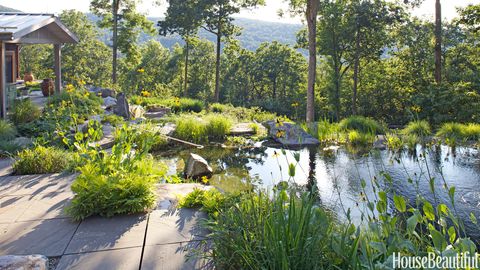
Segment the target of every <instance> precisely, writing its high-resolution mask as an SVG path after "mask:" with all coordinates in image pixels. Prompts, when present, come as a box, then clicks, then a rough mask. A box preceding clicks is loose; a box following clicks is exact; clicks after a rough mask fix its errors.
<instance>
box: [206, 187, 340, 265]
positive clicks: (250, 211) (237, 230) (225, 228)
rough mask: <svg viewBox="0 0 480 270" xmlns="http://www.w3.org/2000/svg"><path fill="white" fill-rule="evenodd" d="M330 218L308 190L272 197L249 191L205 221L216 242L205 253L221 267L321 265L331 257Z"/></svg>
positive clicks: (326, 262) (211, 237) (213, 241)
mask: <svg viewBox="0 0 480 270" xmlns="http://www.w3.org/2000/svg"><path fill="white" fill-rule="evenodd" d="M332 221H333V220H332V219H331V218H330V217H329V215H327V213H326V212H325V211H324V210H323V209H322V208H319V207H316V206H315V202H314V200H313V198H312V197H309V196H308V195H307V194H305V195H304V196H302V197H300V198H297V197H296V196H295V195H294V194H293V193H292V194H291V196H290V198H288V196H286V194H284V193H281V194H275V195H274V196H273V200H270V198H269V196H268V195H266V194H262V193H259V194H246V195H243V196H242V197H241V198H240V199H239V201H238V203H236V204H233V205H229V204H226V206H225V207H223V208H222V209H221V210H220V211H219V213H218V215H217V216H216V220H215V221H212V222H209V223H207V228H208V229H209V230H210V231H212V234H211V235H210V239H211V242H212V244H213V247H214V252H213V253H207V256H208V257H209V258H210V259H212V261H213V263H214V265H215V267H216V268H219V269H322V268H323V267H328V266H329V265H331V264H330V263H329V262H331V261H333V258H330V257H329V256H328V254H329V253H330V251H329V246H328V245H329V240H328V237H327V236H328V235H329V234H331V233H332V228H333V224H332ZM265 247H268V248H265Z"/></svg>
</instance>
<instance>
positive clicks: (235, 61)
mask: <svg viewBox="0 0 480 270" xmlns="http://www.w3.org/2000/svg"><path fill="white" fill-rule="evenodd" d="M181 8H185V7H181ZM130 12H135V11H134V10H131V11H130ZM169 12H171V13H172V14H170V13H169V14H167V17H166V20H165V21H161V23H164V22H167V23H170V25H168V26H165V27H166V28H168V29H163V30H168V31H169V32H170V33H182V32H183V31H186V30H185V29H184V27H186V26H188V27H191V25H188V24H189V23H190V22H183V21H182V19H184V18H179V17H178V16H180V15H178V14H174V12H175V10H171V9H169ZM410 12H411V6H410V5H405V4H403V3H401V4H400V3H392V2H387V1H375V2H374V3H364V4H362V5H357V4H355V2H350V1H334V2H331V1H324V2H321V7H319V13H318V17H317V30H316V40H317V46H316V47H317V48H316V58H317V59H318V65H317V67H316V72H315V74H316V75H315V77H316V80H315V90H316V91H315V119H328V120H333V121H338V120H341V119H343V118H345V117H348V116H350V115H352V114H359V115H364V116H369V117H373V118H375V119H378V120H381V121H384V122H385V123H387V124H390V125H403V124H406V123H407V122H408V121H410V120H412V119H415V118H420V119H427V120H428V121H429V122H431V123H432V124H439V123H443V122H447V121H459V122H471V121H474V122H475V121H478V117H479V113H480V112H479V110H480V106H479V102H480V97H479V88H480V78H479V76H478V68H479V61H480V59H479V58H480V48H479V46H478V35H479V33H478V17H475V16H478V6H471V7H468V8H465V9H461V10H459V17H458V18H455V19H454V20H452V21H451V22H443V24H442V29H441V30H442V41H443V42H442V47H441V48H442V49H441V82H436V81H435V46H434V40H435V25H434V23H432V22H429V21H423V20H421V19H419V18H415V17H412V16H411V15H410ZM98 14H99V15H101V13H98ZM380 15H381V16H380ZM138 16H140V15H138ZM60 17H61V19H62V21H63V22H64V23H65V24H66V25H67V26H68V27H70V28H72V29H73V31H75V32H76V33H77V35H79V36H80V38H81V44H80V46H76V49H75V50H73V49H71V48H69V46H70V45H66V48H65V52H64V55H65V64H64V69H65V76H66V77H65V79H66V81H71V82H73V83H74V84H75V85H78V84H79V83H84V84H87V85H95V86H110V85H111V84H112V81H111V80H110V78H111V62H112V59H111V57H110V56H111V50H112V49H111V46H108V45H106V44H105V43H104V42H102V41H100V40H105V38H102V31H101V30H100V29H99V27H98V26H97V25H96V24H94V23H92V22H89V21H88V20H86V15H85V14H81V13H79V12H76V11H64V12H63V13H62V14H61V15H60ZM230 20H231V18H229V19H228V20H227V21H226V22H225V23H226V24H227V25H228V26H231V29H229V31H230V30H231V31H232V32H231V33H223V34H222V35H221V44H222V50H221V54H220V59H221V61H220V68H219V79H218V81H219V86H218V87H219V91H218V92H219V93H218V97H216V96H215V82H216V79H215V78H216V76H215V75H216V74H215V72H212V71H213V70H215V66H216V48H215V47H216V45H215V44H214V43H213V42H211V41H209V40H207V39H205V38H199V37H198V36H197V33H198V32H197V31H198V30H199V29H200V28H201V27H200V26H196V28H195V27H193V28H192V30H191V34H188V37H185V39H186V40H187V39H188V41H189V42H188V43H189V44H188V48H187V47H186V45H185V44H183V45H180V44H176V45H174V46H173V47H172V48H171V49H170V50H169V49H167V48H166V47H165V46H163V45H162V44H161V43H159V42H157V41H155V39H154V38H156V37H158V36H159V28H158V27H156V26H155V24H154V23H152V22H151V21H149V20H147V19H146V18H143V21H141V22H136V23H137V25H134V27H132V28H130V29H127V28H125V29H124V28H122V30H120V31H121V32H120V33H119V35H120V36H119V37H120V38H121V40H119V45H118V48H119V53H120V54H119V55H120V57H119V62H118V81H117V82H116V83H117V84H118V86H117V87H119V88H121V89H122V90H123V91H125V92H128V93H130V94H141V92H142V91H148V92H150V93H151V94H152V95H154V96H162V97H168V96H178V97H191V98H199V99H202V100H205V101H207V102H213V101H220V102H223V103H231V104H233V105H239V106H246V105H248V106H259V107H261V108H264V109H266V110H268V111H273V112H276V113H278V114H280V115H286V116H288V117H295V116H297V117H298V118H299V119H304V117H305V110H306V105H305V104H306V102H305V101H306V88H307V68H308V61H307V59H306V57H305V56H304V55H302V53H300V52H299V51H298V48H305V49H306V48H307V46H308V45H307V43H308V41H307V31H306V29H305V30H301V31H299V32H298V33H296V40H297V42H296V44H295V45H287V44H283V43H281V42H277V41H275V40H274V41H271V42H264V43H262V44H261V45H259V46H258V48H256V49H252V46H249V45H243V46H242V45H241V43H240V42H239V41H238V38H237V36H238V35H240V36H241V35H242V29H240V28H239V27H236V26H234V25H233V24H231V22H230ZM82 22H87V23H82ZM121 23H122V22H121ZM123 23H125V24H127V23H129V22H128V21H126V22H123ZM132 23H133V22H132ZM183 23H185V24H187V25H182V24H183ZM160 28H161V27H160ZM182 29H183V30H182ZM163 30H162V29H160V32H162V31H163ZM122 31H123V32H122ZM145 33H148V34H150V35H151V37H152V40H148V41H146V42H144V43H141V44H140V43H139V42H138V39H139V38H140V37H141V36H143V35H145ZM160 34H161V33H160ZM163 34H167V33H163ZM211 35H212V36H213V37H214V35H213V34H211ZM203 36H204V35H203ZM246 42H247V43H248V41H246ZM78 47H80V48H81V49H78ZM245 47H248V49H247V48H245ZM23 51H24V53H23V54H22V57H23V58H24V60H25V61H22V63H23V65H22V69H24V70H27V69H31V70H35V71H36V73H37V74H38V76H39V77H45V76H44V73H48V72H49V70H50V67H51V66H52V61H53V56H52V55H51V52H50V50H48V49H47V48H43V47H41V46H38V45H36V46H25V48H24V49H23ZM187 54H188V61H186V59H187V56H186V55H187ZM84 63H85V64H84ZM93 63H95V64H93ZM186 66H187V68H185V67H186ZM139 70H141V71H142V72H138V71H139ZM185 70H188V72H185ZM185 75H186V77H185ZM185 78H186V79H185ZM296 103H298V104H299V107H295V108H294V107H292V104H296ZM354 108H355V109H354ZM297 112H298V113H297Z"/></svg>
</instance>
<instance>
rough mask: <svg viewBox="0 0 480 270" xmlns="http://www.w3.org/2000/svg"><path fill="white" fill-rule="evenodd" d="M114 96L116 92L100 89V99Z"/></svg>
mask: <svg viewBox="0 0 480 270" xmlns="http://www.w3.org/2000/svg"><path fill="white" fill-rule="evenodd" d="M116 95H117V91H115V90H113V89H108V88H104V89H102V98H106V97H115V96H116Z"/></svg>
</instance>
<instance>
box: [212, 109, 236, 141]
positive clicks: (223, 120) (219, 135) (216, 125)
mask: <svg viewBox="0 0 480 270" xmlns="http://www.w3.org/2000/svg"><path fill="white" fill-rule="evenodd" d="M206 120H207V126H206V132H207V134H208V137H209V138H212V139H216V140H223V139H225V136H226V135H227V133H228V132H229V131H230V128H231V127H232V120H230V119H229V118H228V117H225V116H222V115H219V114H212V115H210V116H208V117H207V119H206Z"/></svg>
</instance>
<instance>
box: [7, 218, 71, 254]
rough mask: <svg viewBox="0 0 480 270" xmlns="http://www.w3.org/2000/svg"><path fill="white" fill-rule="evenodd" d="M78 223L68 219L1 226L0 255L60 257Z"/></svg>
mask: <svg viewBox="0 0 480 270" xmlns="http://www.w3.org/2000/svg"><path fill="white" fill-rule="evenodd" d="M77 227H78V223H74V222H71V221H70V220H69V219H50V220H39V221H33V222H32V221H26V222H15V223H11V224H8V225H3V226H2V231H1V232H0V255H7V254H16V255H29V254H42V255H45V256H47V257H56V256H61V255H62V254H63V252H64V250H65V248H66V247H67V245H68V242H69V241H70V239H71V238H72V236H73V234H74V232H75V230H76V229H77Z"/></svg>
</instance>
